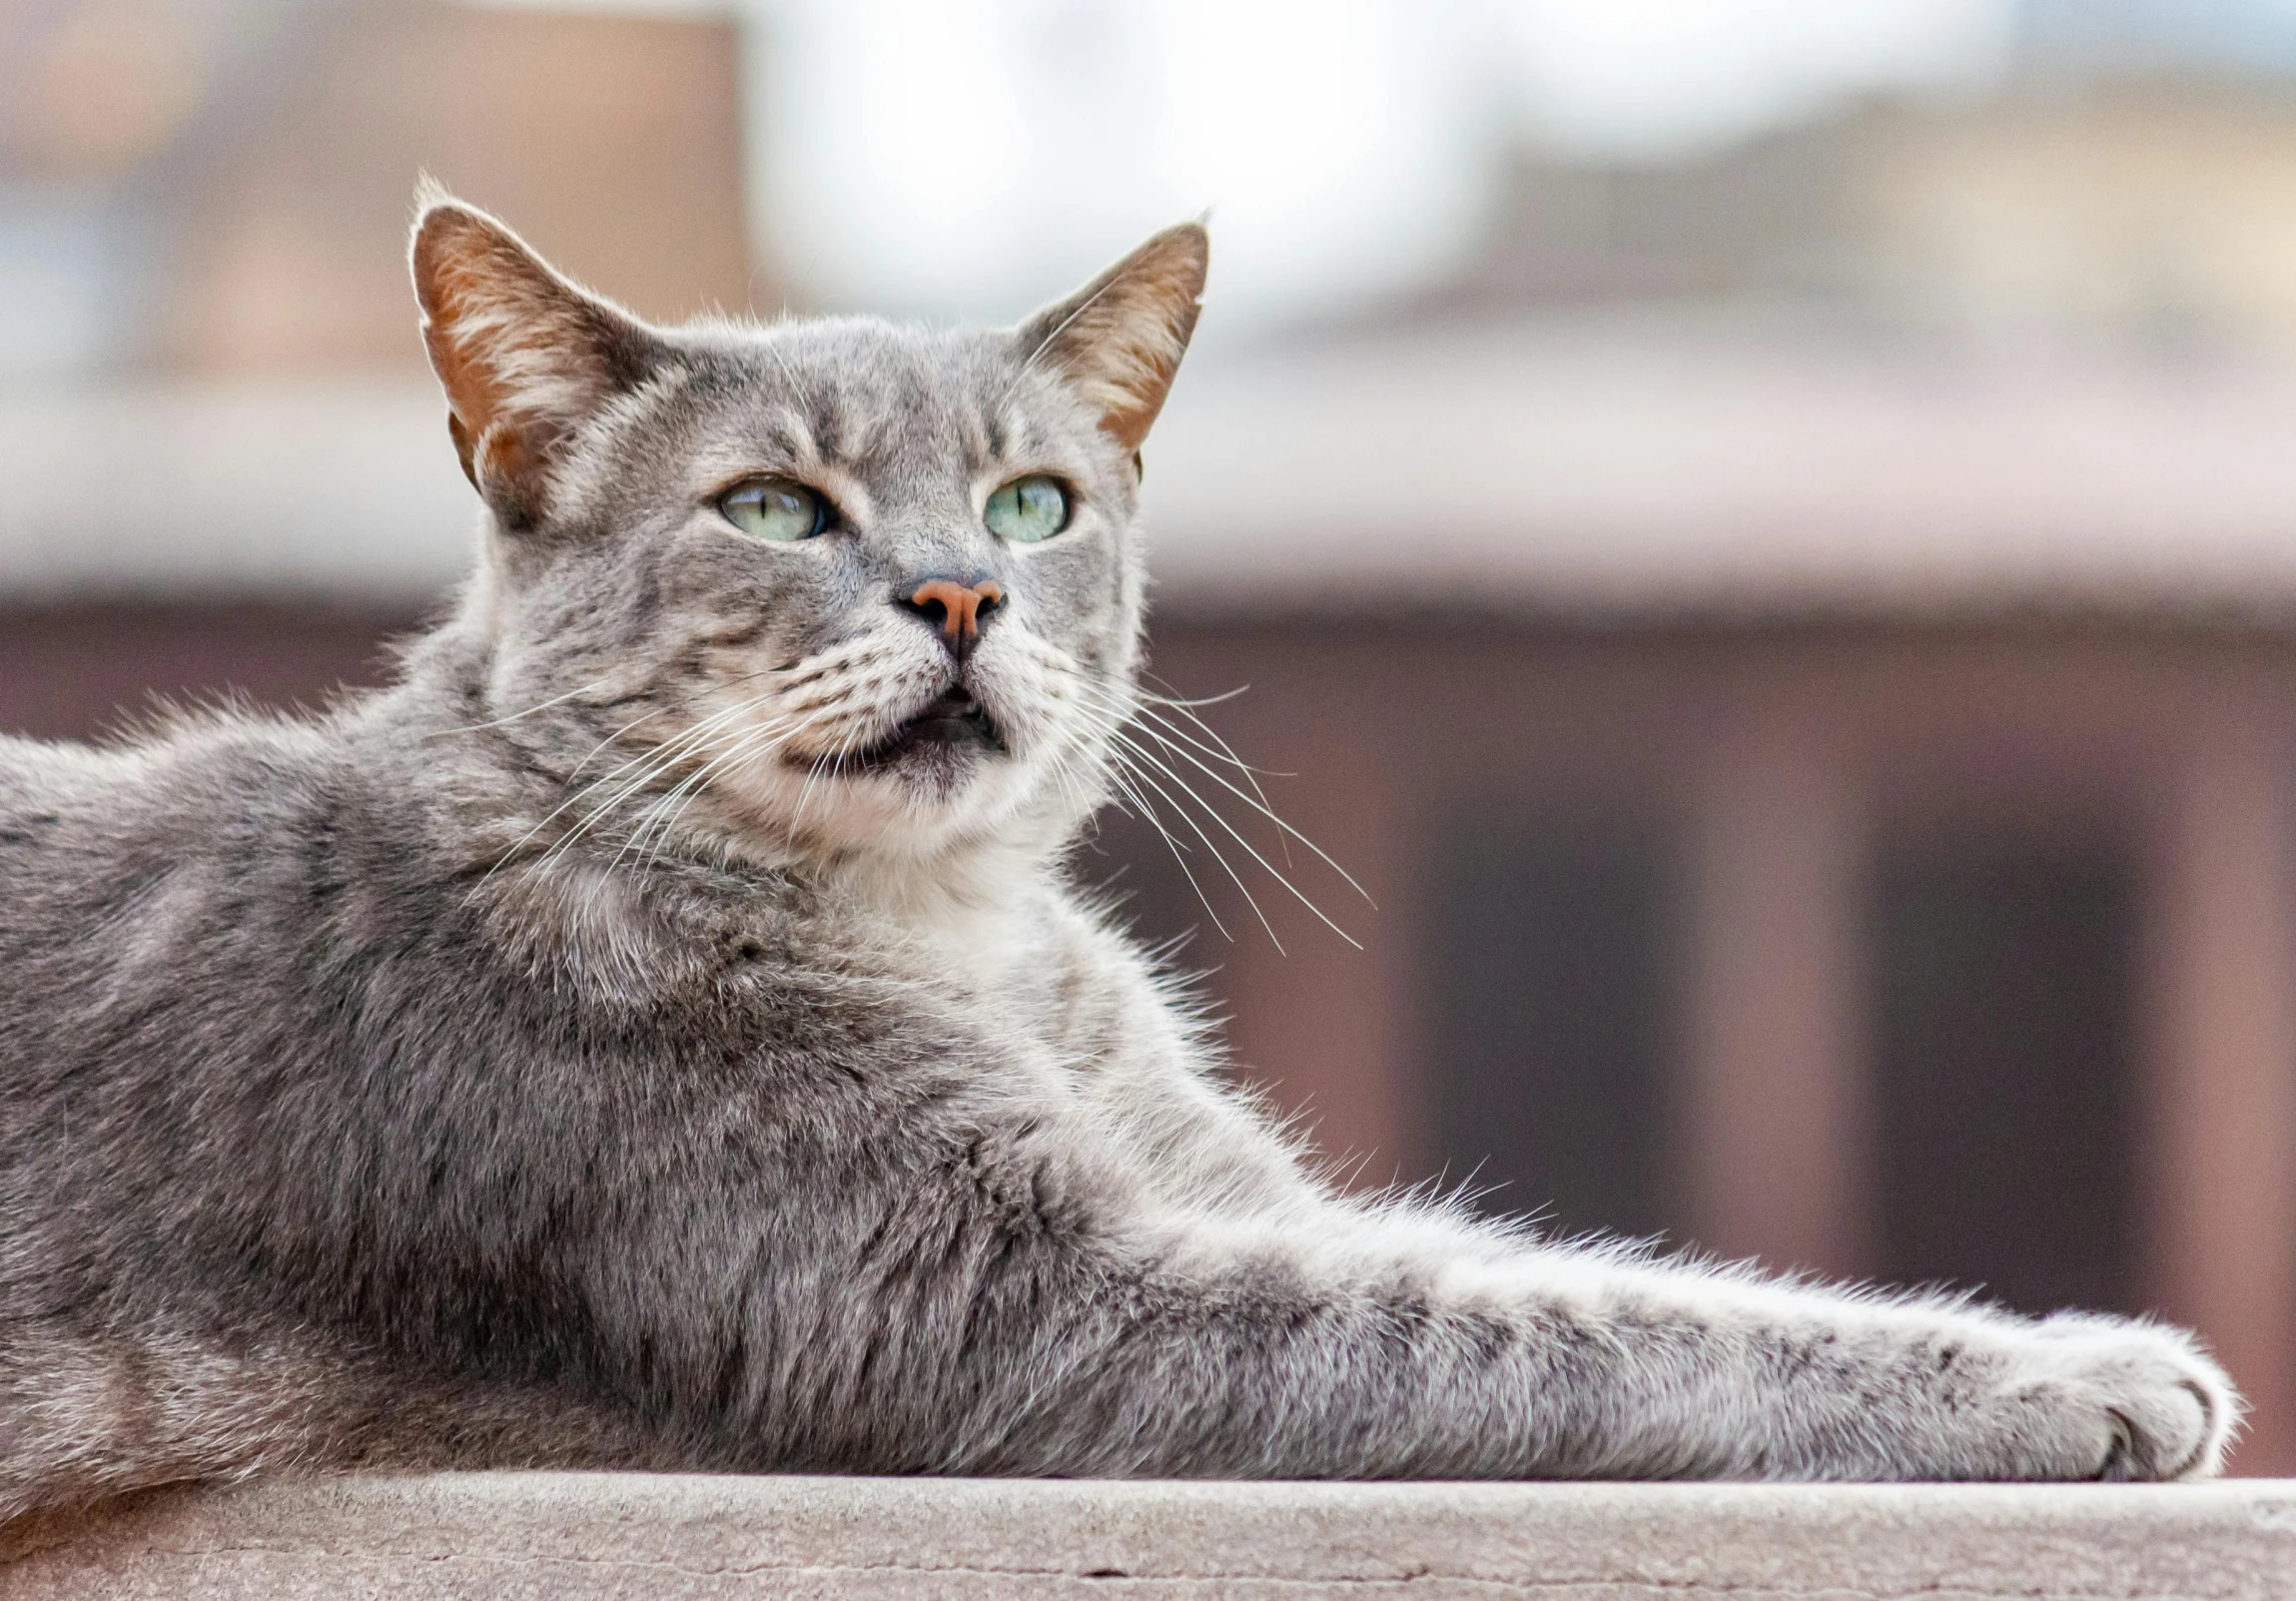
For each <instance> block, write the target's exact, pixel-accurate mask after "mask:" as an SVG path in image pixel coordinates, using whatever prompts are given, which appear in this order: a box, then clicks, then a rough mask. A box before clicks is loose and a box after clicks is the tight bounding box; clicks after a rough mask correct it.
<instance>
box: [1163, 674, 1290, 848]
mask: <svg viewBox="0 0 2296 1601" xmlns="http://www.w3.org/2000/svg"><path fill="white" fill-rule="evenodd" d="M1181 711H1182V715H1184V716H1185V717H1187V718H1188V719H1189V721H1191V722H1193V723H1194V724H1195V725H1196V726H1197V727H1198V728H1201V729H1202V730H1203V731H1204V732H1205V733H1206V734H1210V735H1211V737H1212V739H1214V740H1217V741H1218V744H1217V746H1216V747H1215V746H1213V745H1209V744H1206V743H1205V742H1204V741H1203V740H1201V739H1198V738H1196V737H1195V736H1194V735H1192V734H1190V733H1189V732H1188V731H1187V730H1186V729H1184V728H1182V727H1180V726H1179V725H1178V724H1177V723H1175V722H1172V721H1171V720H1170V719H1169V718H1167V717H1165V716H1164V715H1163V713H1162V712H1160V711H1158V710H1157V709H1156V707H1155V705H1154V704H1153V703H1152V702H1149V701H1143V702H1142V704H1141V708H1140V714H1139V720H1138V723H1137V725H1136V726H1138V727H1139V728H1140V730H1141V731H1142V732H1143V733H1146V734H1148V735H1151V736H1152V737H1154V738H1155V739H1156V740H1157V742H1158V743H1161V744H1165V745H1169V744H1171V743H1172V741H1173V740H1175V739H1176V740H1178V741H1179V742H1180V743H1181V744H1184V745H1187V746H1190V747H1192V748H1193V749H1194V750H1195V751H1196V752H1197V753H1198V754H1199V755H1203V756H1208V757H1210V758H1211V759H1212V760H1214V761H1220V762H1225V763H1226V764H1227V765H1228V766H1230V767H1232V768H1234V769H1235V770H1236V771H1237V772H1239V773H1241V774H1242V775H1243V781H1244V782H1245V783H1246V784H1248V785H1250V786H1251V793H1252V795H1253V797H1254V798H1255V799H1256V801H1257V803H1258V806H1259V809H1260V810H1261V811H1263V812H1266V813H1268V814H1269V815H1271V816H1272V815H1273V814H1274V810H1275V807H1274V803H1273V802H1271V801H1270V800H1269V799H1268V798H1267V791H1266V790H1264V789H1262V788H1260V786H1259V769H1258V768H1256V767H1253V766H1252V765H1251V764H1250V763H1248V762H1246V761H1244V760H1243V759H1242V758H1241V757H1239V756H1237V755H1236V754H1235V752H1234V751H1233V750H1231V749H1229V748H1228V744H1227V741H1226V740H1224V739H1220V737H1219V735H1218V734H1216V733H1212V729H1211V725H1210V724H1209V723H1206V722H1205V721H1204V720H1203V719H1202V718H1200V717H1198V716H1196V715H1195V713H1194V712H1192V711H1187V710H1186V709H1185V708H1184V707H1183V708H1181ZM1198 765H1201V764H1200V763H1199V764H1198ZM1275 842H1276V846H1277V848H1278V849H1280V850H1281V851H1282V853H1283V865H1284V866H1285V867H1286V868H1289V867H1291V866H1292V865H1293V864H1292V860H1291V839H1290V836H1289V835H1287V834H1283V833H1280V832H1278V833H1277V834H1276V836H1275Z"/></svg>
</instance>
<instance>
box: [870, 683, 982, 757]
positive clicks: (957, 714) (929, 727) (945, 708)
mask: <svg viewBox="0 0 2296 1601" xmlns="http://www.w3.org/2000/svg"><path fill="white" fill-rule="evenodd" d="M1004 748H1005V738H1004V735H1003V734H1001V733H999V732H998V730H997V723H996V719H994V718H992V717H991V716H990V715H989V710H988V708H987V707H986V706H983V705H982V704H981V702H980V701H979V700H978V699H977V698H976V697H975V696H974V694H973V692H972V691H971V690H970V689H967V688H966V687H965V686H964V685H963V684H951V685H950V686H949V687H948V688H947V689H944V690H943V691H941V693H940V694H938V695H936V696H934V697H933V699H931V700H929V701H927V702H926V703H925V704H924V705H923V706H921V707H919V708H918V709H917V711H916V712H915V713H914V714H912V715H911V716H910V718H909V720H908V721H906V722H904V723H903V724H901V726H900V727H898V728H896V729H894V730H893V732H892V733H890V734H888V735H887V736H886V737H885V738H884V739H882V740H880V741H878V742H877V743H876V744H874V745H871V746H869V747H868V748H867V749H865V750H859V751H855V752H853V753H852V754H850V755H847V756H841V757H839V758H838V760H837V762H836V764H835V766H834V767H833V768H832V769H831V770H832V771H833V772H839V773H869V772H883V771H885V770H887V769H888V768H894V767H900V766H905V765H907V764H909V763H911V762H933V761H937V760H947V759H950V758H953V757H957V756H961V755H963V754H965V753H967V752H979V753H980V754H983V755H990V754H994V753H997V752H1001V751H1003V750H1004Z"/></svg>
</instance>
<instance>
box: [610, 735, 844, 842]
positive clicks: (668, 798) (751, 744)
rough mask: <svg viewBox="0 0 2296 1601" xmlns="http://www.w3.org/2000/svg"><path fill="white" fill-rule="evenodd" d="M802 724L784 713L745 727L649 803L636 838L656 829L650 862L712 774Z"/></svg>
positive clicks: (774, 744) (769, 746)
mask: <svg viewBox="0 0 2296 1601" xmlns="http://www.w3.org/2000/svg"><path fill="white" fill-rule="evenodd" d="M803 726H804V724H803V721H802V720H801V719H800V720H797V721H792V720H791V719H789V718H787V717H782V718H775V719H772V720H769V721H767V722H765V723H762V724H760V725H759V726H757V727H755V728H749V729H745V730H743V731H742V732H741V733H739V734H737V735H736V736H735V737H734V741H733V744H732V745H731V746H730V747H729V748H727V749H726V750H724V751H722V752H720V753H719V754H718V755H716V756H713V757H712V758H710V759H709V760H708V761H707V762H704V763H703V764H702V765H701V766H700V767H699V768H697V769H695V770H694V771H693V772H692V773H690V774H688V775H687V776H686V777H685V778H684V779H683V780H681V781H680V782H679V784H678V786H677V788H675V789H673V790H671V791H670V792H669V793H668V794H667V795H665V796H663V797H662V798H661V799H660V800H658V801H656V802H654V804H653V805H652V806H650V807H648V808H647V809H646V813H645V815H644V816H643V817H641V818H640V819H639V820H638V825H637V829H636V832H635V834H634V835H633V838H634V839H636V840H641V841H642V840H643V839H644V838H645V837H646V833H647V830H648V828H649V827H651V828H653V829H654V845H653V852H654V854H653V857H652V858H649V863H650V861H652V860H658V859H659V857H660V852H661V848H662V846H663V845H664V844H666V843H667V841H668V838H669V834H670V831H671V830H672V829H673V828H674V827H675V826H676V825H677V822H678V820H679V819H680V818H681V817H683V816H684V814H685V813H686V812H687V811H688V810H690V809H691V807H692V806H693V803H694V802H695V801H696V800H698V799H699V798H700V797H701V793H702V790H703V789H704V788H705V787H706V786H707V784H708V782H709V780H710V778H711V776H712V775H714V774H715V773H717V772H718V771H719V770H720V769H722V768H725V767H727V766H730V765H731V764H732V763H734V762H736V761H739V760H742V759H744V758H746V757H749V756H752V755H754V754H756V753H757V752H758V751H759V750H761V749H764V750H770V749H774V748H777V747H778V746H780V745H782V744H784V743H786V742H787V741H788V739H789V736H790V735H791V734H792V733H794V732H795V731H796V730H797V729H798V728H801V727H803ZM620 859H621V858H620V854H619V853H618V852H617V853H616V856H615V860H616V861H619V860H620Z"/></svg>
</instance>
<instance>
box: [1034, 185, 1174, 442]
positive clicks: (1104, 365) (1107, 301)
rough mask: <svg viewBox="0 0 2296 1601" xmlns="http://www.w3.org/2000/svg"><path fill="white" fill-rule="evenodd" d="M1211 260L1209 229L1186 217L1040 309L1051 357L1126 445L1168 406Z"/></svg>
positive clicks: (1046, 348)
mask: <svg viewBox="0 0 2296 1601" xmlns="http://www.w3.org/2000/svg"><path fill="white" fill-rule="evenodd" d="M1208 260H1209V246H1208V242H1207V241H1206V239H1205V237H1204V233H1203V230H1202V229H1201V228H1199V227H1197V226H1196V225H1194V224H1192V223H1183V224H1181V225H1180V226H1179V227H1177V228H1171V229H1166V230H1165V231H1164V232H1163V233H1161V234H1158V235H1157V236H1156V237H1155V238H1153V239H1151V240H1149V241H1148V243H1147V244H1146V245H1143V246H1142V247H1141V248H1140V249H1139V250H1137V251H1135V252H1133V254H1132V255H1130V256H1128V257H1127V258H1125V260H1123V261H1122V262H1120V263H1118V264H1117V265H1116V266H1115V267H1113V268H1111V269H1110V270H1109V271H1108V272H1107V273H1106V274H1104V275H1103V276H1102V277H1101V278H1100V279H1099V280H1098V281H1096V282H1095V283H1093V284H1092V285H1090V286H1088V287H1087V288H1086V289H1084V290H1082V291H1080V292H1079V293H1078V294H1077V295H1076V296H1074V297H1072V299H1071V300H1069V301H1068V302H1065V303H1063V304H1061V305H1058V306H1054V307H1050V308H1048V309H1046V310H1045V311H1043V312H1041V313H1039V314H1038V316H1037V319H1036V324H1035V326H1042V327H1044V328H1045V329H1046V333H1045V335H1044V344H1043V347H1042V349H1043V350H1044V353H1045V355H1046V357H1047V359H1048V360H1049V361H1050V363H1051V365H1053V366H1054V367H1056V368H1057V369H1058V370H1059V371H1060V372H1061V373H1062V374H1063V375H1064V376H1066V377H1067V379H1068V380H1069V383H1070V385H1071V386H1072V387H1073V388H1074V389H1075V390H1076V391H1077V392H1078V394H1079V395H1081V396H1082V397H1083V398H1084V399H1085V400H1087V401H1089V402H1091V403H1092V404H1094V405H1096V406H1098V407H1099V408H1100V411H1101V428H1102V429H1103V431H1105V432H1106V433H1108V434H1109V435H1110V436H1111V437H1112V438H1114V439H1115V440H1116V441H1117V442H1118V443H1119V444H1121V445H1123V446H1124V447H1125V448H1126V449H1127V450H1131V451H1137V450H1138V449H1139V448H1140V445H1141V441H1142V440H1143V439H1145V438H1146V437H1147V436H1148V428H1149V427H1150V426H1151V425H1152V424H1153V423H1154V421H1155V419H1156V415H1157V413H1158V412H1160V411H1161V410H1162V409H1163V402H1164V397H1165V395H1166V394H1167V393H1168V391H1169V390H1170V388H1171V381H1172V377H1173V375H1174V374H1176V373H1177V372H1178V371H1179V363H1180V357H1181V356H1182V355H1184V354H1185V352H1186V350H1187V343H1188V340H1189V338H1190V336H1192V335H1193V334H1194V332H1195V320H1196V314H1197V312H1198V310H1199V300H1200V297H1201V296H1202V293H1203V280H1204V272H1205V269H1206V266H1207V265H1208Z"/></svg>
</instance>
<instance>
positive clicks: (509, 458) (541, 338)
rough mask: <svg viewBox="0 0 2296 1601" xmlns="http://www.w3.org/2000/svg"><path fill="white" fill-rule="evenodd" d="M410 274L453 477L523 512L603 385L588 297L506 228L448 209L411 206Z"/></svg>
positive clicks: (532, 504) (596, 329)
mask: <svg viewBox="0 0 2296 1601" xmlns="http://www.w3.org/2000/svg"><path fill="white" fill-rule="evenodd" d="M413 270H414V288H415V297H416V299H417V300H418V301H419V302H420V304H421V307H422V311H423V324H422V337H423V344H424V346H425V347H426V348H427V350H428V352H429V355H430V366H431V369H432V371H433V372H435V373H436V374H437V376H438V382H439V385H440V387H441V388H442V389H443V390H444V391H445V392H446V402H447V406H448V411H449V424H448V431H449V433H450V434H451V435H452V436H453V439H454V448H455V453H456V455H457V456H458V457H459V458H460V460H461V462H462V470H463V473H464V474H465V475H466V476H467V477H468V478H469V479H470V481H471V482H472V483H473V484H474V485H476V486H477V487H478V489H479V491H480V492H481V493H484V494H486V495H488V497H489V498H493V497H495V495H496V494H498V493H506V494H507V495H509V496H510V497H511V499H512V500H514V501H516V502H518V503H519V504H520V505H521V506H522V507H523V508H524V509H526V510H528V511H531V510H532V509H534V508H535V506H536V505H537V503H538V495H539V493H540V490H541V487H542V484H541V474H542V469H543V467H544V465H545V464H546V462H547V460H548V457H549V454H550V451H551V449H552V448H553V447H554V445H555V444H556V442H557V440H558V439H559V438H560V437H561V436H562V435H563V434H564V433H565V432H566V431H567V430H568V428H569V427H570V426H571V425H572V424H573V423H574V421H575V420H576V419H577V418H578V416H579V415H580V414H581V413H582V412H583V411H585V410H587V409H588V408H589V407H590V406H592V405H595V404H596V403H597V402H598V400H600V399H601V398H602V397H603V394H604V392H605V390H606V389H607V387H608V384H609V379H608V373H607V367H606V363H605V362H604V360H603V359H602V357H601V356H600V354H599V352H598V350H597V349H596V342H597V340H598V338H599V336H600V333H601V329H600V327H599V325H598V323H597V322H596V321H595V320H594V318H593V316H592V310H593V309H592V307H591V304H590V303H589V302H588V300H587V299H586V298H585V297H584V296H583V295H582V293H581V292H580V291H579V290H576V289H575V288H574V287H573V286H572V285H570V284H568V283H566V282H565V281H564V280H563V279H561V278H559V277H558V275H557V274H556V273H554V272H552V271H551V270H550V269H549V267H548V266H546V265H545V264H544V263H543V262H542V261H541V260H540V258H538V257H536V256H535V255H534V254H533V253H532V252H531V251H529V250H528V249H527V248H526V247H525V246H524V245H523V244H521V243H520V242H519V241H518V239H517V237H516V236H515V235H513V234H512V233H510V232H509V230H508V229H506V228H503V227H502V226H501V225H500V224H498V223H495V222H494V221H493V220H492V219H490V218H487V217H485V216H483V215H481V214H480V213H477V212H473V211H470V210H468V209H466V208H464V207H461V206H458V205H451V204H449V205H439V206H434V207H432V208H431V210H429V211H428V212H426V213H424V214H423V216H422V219H421V221H420V222H419V223H418V224H417V225H416V228H415V235H414V248H413ZM601 310H602V309H601Z"/></svg>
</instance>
